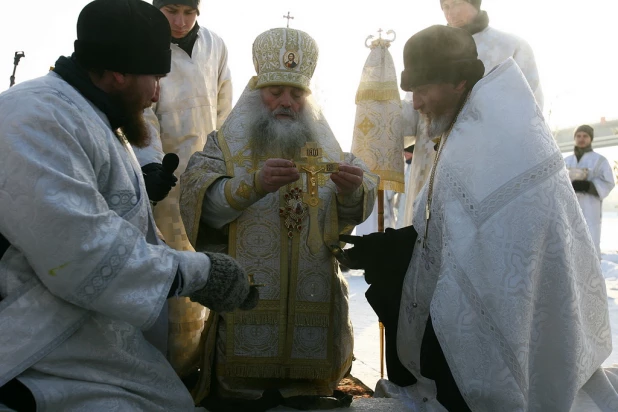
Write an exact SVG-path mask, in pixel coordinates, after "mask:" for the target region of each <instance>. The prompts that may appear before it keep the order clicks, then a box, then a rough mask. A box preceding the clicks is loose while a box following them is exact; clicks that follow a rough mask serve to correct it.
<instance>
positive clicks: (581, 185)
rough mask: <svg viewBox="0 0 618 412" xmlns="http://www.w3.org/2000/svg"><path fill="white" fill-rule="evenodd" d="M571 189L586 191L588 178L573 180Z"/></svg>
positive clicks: (588, 187) (588, 183)
mask: <svg viewBox="0 0 618 412" xmlns="http://www.w3.org/2000/svg"><path fill="white" fill-rule="evenodd" d="M572 184H573V189H574V190H575V191H576V192H584V193H586V192H588V191H589V190H590V182H589V181H588V180H573V182H572Z"/></svg>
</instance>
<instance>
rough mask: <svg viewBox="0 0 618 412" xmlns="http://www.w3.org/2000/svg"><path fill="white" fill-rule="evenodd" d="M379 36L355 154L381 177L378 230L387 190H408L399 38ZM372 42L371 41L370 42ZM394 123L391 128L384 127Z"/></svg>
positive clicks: (367, 73)
mask: <svg viewBox="0 0 618 412" xmlns="http://www.w3.org/2000/svg"><path fill="white" fill-rule="evenodd" d="M377 32H378V38H377V39H376V38H375V36H373V35H370V36H368V37H367V38H366V39H365V46H366V47H367V48H369V49H371V52H370V54H369V57H368V58H367V61H366V63H365V66H364V68H363V74H362V77H361V83H360V86H359V87H358V92H357V93H356V106H357V108H356V120H355V124H354V139H353V142H352V153H354V155H356V156H357V157H359V158H361V159H362V160H363V161H364V162H365V163H366V164H367V166H368V167H369V169H371V171H372V172H373V173H375V174H377V175H379V176H380V186H379V187H378V199H377V200H378V208H377V212H378V216H377V219H378V232H384V191H385V190H392V191H395V192H400V193H401V192H404V189H405V181H404V180H405V179H404V164H403V126H402V113H401V98H400V96H399V88H398V85H397V74H396V72H395V65H394V63H393V58H392V56H391V55H390V53H389V51H388V48H389V47H390V44H391V43H392V42H393V41H395V38H396V35H395V32H394V31H393V30H388V31H387V32H386V34H387V35H392V36H393V37H392V39H385V38H383V37H382V33H383V31H382V29H379V30H378V31H377ZM370 40H371V42H370V43H369V41H370ZM381 125H391V127H381ZM379 328H380V329H379V331H380V377H381V378H384V336H385V330H384V324H383V323H382V322H380V324H379Z"/></svg>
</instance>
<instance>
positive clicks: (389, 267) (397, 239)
mask: <svg viewBox="0 0 618 412" xmlns="http://www.w3.org/2000/svg"><path fill="white" fill-rule="evenodd" d="M417 237H418V235H417V233H416V230H415V229H414V227H413V226H407V227H404V228H401V229H391V228H387V229H386V231H384V233H382V232H375V233H371V234H369V235H364V236H349V235H340V236H339V240H340V241H342V242H346V243H350V244H352V245H354V247H353V248H350V249H345V250H344V252H345V255H346V258H347V259H348V260H349V262H348V263H346V262H342V263H343V264H344V265H346V266H348V267H349V268H351V269H364V270H365V280H366V281H367V283H369V284H372V283H374V282H384V281H387V279H393V278H400V279H403V277H404V276H405V274H406V271H407V269H408V265H409V263H410V259H411V258H412V251H413V250H414V246H415V244H416V239H417Z"/></svg>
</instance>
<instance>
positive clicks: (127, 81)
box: [0, 0, 258, 411]
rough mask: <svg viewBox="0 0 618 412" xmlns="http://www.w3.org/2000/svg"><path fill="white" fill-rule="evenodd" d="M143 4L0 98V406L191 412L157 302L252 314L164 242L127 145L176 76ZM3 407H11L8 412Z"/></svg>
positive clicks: (97, 26) (217, 262)
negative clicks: (0, 241)
mask: <svg viewBox="0 0 618 412" xmlns="http://www.w3.org/2000/svg"><path fill="white" fill-rule="evenodd" d="M169 44H170V29H169V24H168V23H167V20H166V19H165V17H164V16H163V14H162V13H161V12H160V11H159V10H157V9H156V8H155V7H153V6H152V5H150V4H148V3H146V2H143V1H140V0H95V1H94V2H92V3H90V4H88V5H87V6H86V7H84V9H83V10H82V11H81V13H80V15H79V18H78V21H77V41H76V42H75V53H74V54H73V56H72V57H70V58H67V57H60V58H59V59H58V61H57V62H56V65H55V69H54V71H53V72H50V73H49V74H48V75H46V76H43V77H41V78H38V79H35V80H32V81H29V82H24V83H21V84H20V85H18V86H16V87H13V88H11V89H10V90H9V91H6V92H4V93H2V94H1V95H0V125H1V126H0V164H2V168H0V233H1V234H2V235H3V236H4V237H5V238H6V240H7V241H8V243H9V244H10V246H9V247H8V249H7V250H6V251H5V252H4V253H3V254H2V256H1V259H0V410H6V407H8V408H12V409H15V410H18V411H19V410H37V411H77V410H79V411H193V410H194V404H193V399H192V398H191V396H190V394H189V392H188V391H187V389H186V388H185V386H184V385H183V384H182V382H181V380H180V379H179V378H178V376H177V375H176V373H175V372H174V370H173V369H172V367H171V366H170V364H169V362H168V361H167V360H166V357H165V352H166V349H165V342H166V339H167V331H166V328H165V326H166V325H167V323H166V321H167V319H166V313H167V311H166V301H167V298H168V297H171V296H179V295H180V296H189V297H190V298H191V299H193V300H196V301H197V302H199V303H201V304H204V305H207V306H209V307H211V308H212V309H214V310H218V311H223V312H225V311H231V310H234V309H236V308H238V307H243V308H245V309H248V308H251V307H254V306H255V305H256V304H257V297H258V294H257V291H256V289H255V288H250V285H249V281H248V276H247V274H246V273H245V272H244V270H242V268H241V267H240V266H239V265H238V264H237V263H236V262H235V261H233V260H232V259H230V258H229V257H228V256H226V255H222V254H204V253H195V252H181V251H175V250H173V249H172V248H170V247H168V246H166V245H164V244H162V243H161V242H160V241H159V239H158V238H157V236H156V234H155V226H154V222H153V219H152V215H151V212H150V206H149V203H148V198H147V196H146V195H145V186H144V181H143V179H142V176H141V170H140V167H139V165H138V163H137V160H136V159H135V156H134V155H133V151H132V149H131V145H130V144H133V145H136V146H140V145H144V144H145V143H146V142H147V140H148V132H147V127H146V123H145V120H144V118H143V110H144V108H145V107H148V106H150V104H152V103H153V102H156V101H157V100H158V98H159V85H158V81H159V79H160V78H161V77H162V76H164V75H165V74H166V73H167V72H169V69H170V58H171V54H170V46H169ZM3 404H4V405H3Z"/></svg>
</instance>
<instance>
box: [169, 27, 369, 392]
mask: <svg viewBox="0 0 618 412" xmlns="http://www.w3.org/2000/svg"><path fill="white" fill-rule="evenodd" d="M290 53H294V55H295V57H296V60H295V61H296V62H297V65H296V66H295V67H293V68H292V67H287V66H286V65H285V62H286V59H287V56H288V55H289V54H290ZM317 57H318V48H317V45H316V43H315V41H314V40H313V39H312V38H311V37H310V36H309V35H308V34H306V33H304V32H302V31H299V30H294V29H284V28H280V29H273V30H269V31H267V32H265V33H263V34H261V35H260V36H258V38H257V39H256V40H255V42H254V45H253V58H254V62H255V66H256V71H257V76H256V77H253V78H252V79H251V80H250V81H249V84H248V85H247V88H246V89H245V91H244V92H243V95H242V96H241V97H240V99H239V101H238V103H237V104H236V106H235V107H234V109H233V110H232V112H231V113H230V115H229V117H228V119H227V120H226V122H225V123H224V124H223V126H222V127H221V129H220V130H219V131H218V132H213V134H211V136H209V138H208V140H207V143H206V146H205V147H204V150H203V151H202V152H198V153H195V154H194V155H193V156H192V157H191V159H190V161H189V165H188V166H187V169H186V172H185V173H184V174H183V175H182V176H181V201H180V204H181V214H182V218H183V222H184V224H185V226H186V229H187V234H188V235H189V239H190V240H191V242H192V244H193V246H194V247H195V248H196V250H218V251H226V252H227V253H229V254H230V255H231V256H233V257H234V258H235V259H237V260H238V261H239V262H240V264H241V265H242V266H243V267H244V268H245V270H246V271H247V273H248V274H250V275H253V279H254V281H255V283H257V284H262V285H264V286H263V287H262V288H261V290H260V303H259V305H258V307H257V308H256V309H255V310H253V311H251V312H243V313H241V312H234V313H229V314H213V315H212V316H211V318H210V319H209V324H208V327H209V329H208V331H207V332H206V333H205V336H204V341H205V345H206V350H205V353H206V354H209V355H211V356H210V358H208V357H207V358H206V359H205V362H204V363H205V365H204V373H203V376H202V377H203V379H202V383H201V385H200V390H201V391H202V395H204V394H206V393H207V392H208V386H209V384H210V382H204V381H208V377H209V376H211V375H210V374H209V372H208V369H209V368H211V367H213V368H214V371H215V373H214V375H215V376H216V385H215V387H216V388H217V389H216V393H217V394H218V395H219V396H221V397H224V398H226V397H227V398H244V399H258V398H260V397H261V396H262V395H263V392H264V391H265V390H267V389H276V390H278V391H279V392H280V393H281V395H283V397H284V398H287V397H291V396H297V395H319V396H323V395H331V394H332V392H333V390H334V389H335V387H336V385H337V383H338V382H339V380H340V379H341V378H342V377H343V376H344V374H345V373H346V372H347V370H349V368H350V366H351V363H352V349H353V335H352V325H351V323H350V318H349V314H348V286H347V283H346V281H345V279H343V277H342V276H341V275H340V274H338V271H337V265H336V262H335V259H334V257H333V255H332V252H331V250H332V248H333V247H337V246H341V244H340V243H339V241H338V239H339V235H340V234H344V233H350V232H351V230H352V229H353V227H354V225H356V224H358V223H361V222H362V221H363V220H364V219H366V218H367V216H368V215H369V213H371V211H372V210H373V204H374V200H375V196H376V187H377V184H378V177H377V176H375V175H373V174H371V173H370V172H369V171H368V169H367V167H366V166H365V165H364V164H363V162H362V161H361V160H360V159H357V158H355V157H354V156H353V155H351V154H349V153H344V152H342V150H341V148H340V147H339V144H338V143H337V140H336V139H335V137H334V136H333V133H332V131H331V130H330V128H329V126H328V123H327V122H326V120H325V118H324V116H323V114H322V112H321V111H320V110H319V109H318V108H317V106H316V104H315V103H314V101H313V100H312V98H311V95H310V93H311V91H310V88H309V84H310V80H311V76H312V75H313V71H314V70H315V66H316V63H317ZM197 398H200V395H199V394H198V395H197Z"/></svg>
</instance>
